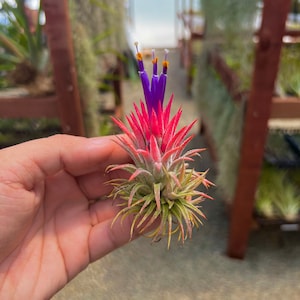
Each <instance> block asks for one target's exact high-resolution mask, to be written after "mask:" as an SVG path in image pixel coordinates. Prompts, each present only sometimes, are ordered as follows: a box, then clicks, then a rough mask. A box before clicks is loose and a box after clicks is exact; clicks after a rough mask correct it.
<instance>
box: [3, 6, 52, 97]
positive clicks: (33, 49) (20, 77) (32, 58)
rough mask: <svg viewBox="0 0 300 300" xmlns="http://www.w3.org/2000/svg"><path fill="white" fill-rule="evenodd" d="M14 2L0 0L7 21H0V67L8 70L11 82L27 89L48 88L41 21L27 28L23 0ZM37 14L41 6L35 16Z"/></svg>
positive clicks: (49, 90) (49, 84)
mask: <svg viewBox="0 0 300 300" xmlns="http://www.w3.org/2000/svg"><path fill="white" fill-rule="evenodd" d="M15 2H16V5H15V6H14V5H13V4H9V3H8V2H3V3H2V7H1V12H2V14H4V15H5V16H6V18H7V20H8V22H7V23H8V24H0V29H1V30H0V48H2V51H0V61H1V69H0V71H1V70H2V71H5V73H7V74H8V77H9V79H10V81H12V84H14V85H17V86H20V85H21V86H25V87H27V88H28V89H29V90H30V92H31V93H36V94H39V93H41V92H42V93H43V92H46V93H47V92H51V91H52V90H53V85H52V80H51V79H50V78H49V76H48V67H49V54H48V50H47V47H46V46H45V45H44V41H43V40H44V39H43V32H42V25H41V24H40V22H39V21H38V22H37V24H36V26H35V28H31V26H30V24H29V21H28V17H27V15H26V11H25V7H24V1H22V0H16V1H15ZM40 14H41V6H40V8H39V9H38V12H37V18H39V16H40Z"/></svg>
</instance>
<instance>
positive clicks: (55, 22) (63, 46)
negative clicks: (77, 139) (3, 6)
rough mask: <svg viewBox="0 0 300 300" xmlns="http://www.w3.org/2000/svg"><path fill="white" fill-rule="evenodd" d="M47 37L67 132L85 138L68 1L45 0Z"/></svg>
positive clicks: (59, 109) (63, 121)
mask: <svg viewBox="0 0 300 300" xmlns="http://www.w3.org/2000/svg"><path fill="white" fill-rule="evenodd" d="M42 4H43V9H44V11H45V15H46V25H45V28H46V34H47V40H48V45H49V49H50V55H51V60H52V66H53V73H54V78H55V88H56V94H57V97H58V111H59V116H60V119H61V123H62V130H63V132H64V133H68V134H74V135H84V134H85V130H84V125H83V124H84V123H83V113H82V107H81V101H80V95H79V90H78V82H77V74H76V68H75V59H74V50H73V42H72V33H71V25H70V18H69V8H68V1H67V0H43V2H42Z"/></svg>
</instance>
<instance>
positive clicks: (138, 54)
mask: <svg viewBox="0 0 300 300" xmlns="http://www.w3.org/2000/svg"><path fill="white" fill-rule="evenodd" d="M136 59H137V60H139V61H141V60H143V55H142V53H141V52H138V53H137V54H136Z"/></svg>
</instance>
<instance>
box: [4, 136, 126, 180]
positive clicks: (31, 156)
mask: <svg viewBox="0 0 300 300" xmlns="http://www.w3.org/2000/svg"><path fill="white" fill-rule="evenodd" d="M0 159H1V165H2V170H3V167H4V169H9V170H11V171H12V172H11V173H12V174H18V177H21V178H23V179H24V178H28V177H34V176H42V177H45V176H50V175H54V174H55V173H57V172H58V171H60V170H65V171H66V172H68V173H70V174H71V175H72V176H81V175H85V174H88V173H90V172H95V171H97V170H99V171H100V170H103V171H104V170H105V168H106V167H107V166H108V165H110V164H122V163H125V162H128V161H129V157H128V154H127V153H126V152H125V151H124V150H123V149H122V148H121V147H120V146H119V145H118V144H117V143H116V136H106V137H98V138H84V137H78V136H70V135H55V136H51V137H48V138H43V139H37V140H33V141H29V142H25V143H22V144H19V145H16V146H13V147H9V148H5V149H3V150H1V151H0ZM31 179H33V178H31ZM34 179H36V178H34Z"/></svg>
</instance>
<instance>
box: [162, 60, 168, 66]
mask: <svg viewBox="0 0 300 300" xmlns="http://www.w3.org/2000/svg"><path fill="white" fill-rule="evenodd" d="M162 65H163V67H164V68H168V66H169V62H168V61H167V60H164V61H163V62H162Z"/></svg>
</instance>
